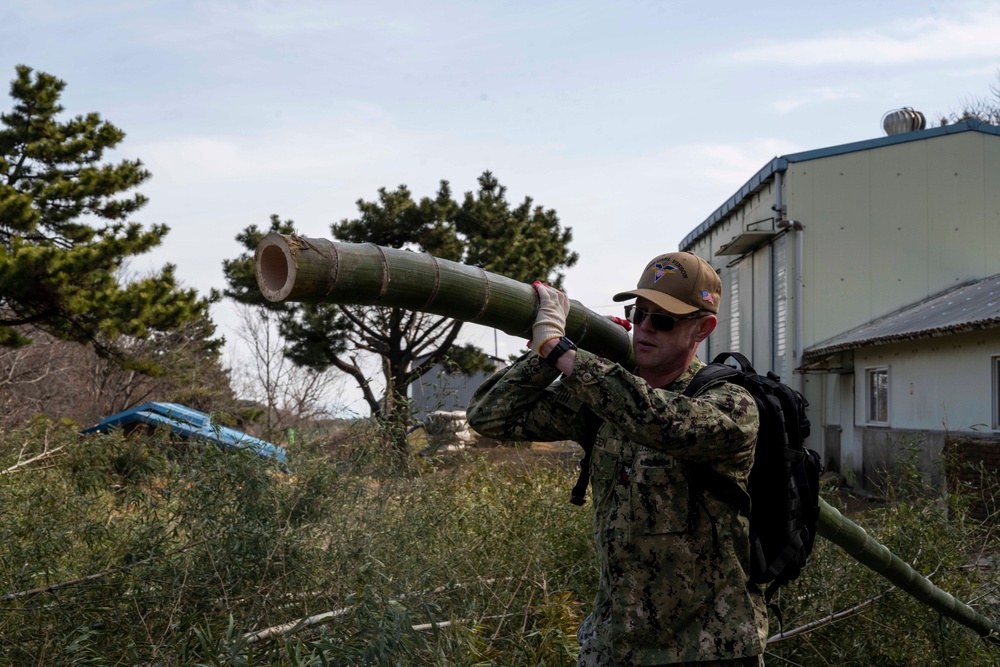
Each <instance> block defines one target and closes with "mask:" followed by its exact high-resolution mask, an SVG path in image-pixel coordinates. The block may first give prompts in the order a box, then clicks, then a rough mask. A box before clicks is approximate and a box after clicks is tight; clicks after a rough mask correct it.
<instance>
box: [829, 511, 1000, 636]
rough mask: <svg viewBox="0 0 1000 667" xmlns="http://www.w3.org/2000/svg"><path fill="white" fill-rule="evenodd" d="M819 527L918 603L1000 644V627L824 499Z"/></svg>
mask: <svg viewBox="0 0 1000 667" xmlns="http://www.w3.org/2000/svg"><path fill="white" fill-rule="evenodd" d="M819 505H820V512H819V525H818V526H817V533H818V534H819V535H820V536H822V537H825V538H826V539H828V540H830V541H831V542H833V543H834V544H836V545H837V546H838V547H840V548H841V549H843V550H844V551H846V552H847V554H848V555H849V556H851V558H853V559H854V560H856V561H858V562H859V563H861V564H862V565H864V566H865V567H867V568H868V569H870V570H871V571H873V572H875V573H876V574H879V575H881V576H883V577H885V578H886V579H888V580H889V581H891V582H892V583H893V584H895V585H896V586H897V587H899V588H900V589H902V590H904V591H906V592H907V593H909V594H910V595H911V596H913V598H914V599H916V600H917V601H918V602H920V603H922V604H924V605H926V606H928V607H930V608H931V609H933V610H934V611H936V612H938V613H939V614H941V615H942V616H945V617H947V618H950V619H952V620H953V621H957V622H958V623H961V624H962V625H964V626H965V627H967V628H971V629H972V630H975V631H976V632H977V633H978V634H979V636H980V637H983V638H984V639H989V640H990V641H991V642H993V643H1000V626H998V625H997V624H996V623H994V622H993V621H991V620H990V619H988V618H986V617H985V616H983V615H982V614H979V613H978V612H976V611H975V610H974V609H973V608H972V607H970V606H969V605H967V604H965V603H964V602H961V601H960V600H957V599H956V598H955V597H954V596H952V595H951V594H950V593H947V592H945V591H943V590H941V589H940V588H938V587H937V586H935V585H934V584H933V583H931V580H930V579H928V578H927V577H925V576H923V575H922V574H920V573H919V572H917V571H916V570H914V569H913V568H912V567H910V566H909V565H908V564H907V563H905V562H904V561H902V560H900V558H899V557H897V556H895V555H894V554H893V553H892V552H891V551H889V549H888V548H886V547H885V546H884V545H882V544H880V543H879V542H878V541H877V540H875V539H874V538H873V537H871V536H870V535H869V534H868V533H867V532H866V531H865V529H864V528H862V527H861V526H859V525H858V524H856V523H854V522H853V521H851V520H850V519H848V518H847V517H845V516H844V515H842V514H841V513H840V512H839V511H837V509H836V508H834V507H831V506H830V505H829V504H828V503H827V502H826V501H825V500H823V499H822V498H820V499H819Z"/></svg>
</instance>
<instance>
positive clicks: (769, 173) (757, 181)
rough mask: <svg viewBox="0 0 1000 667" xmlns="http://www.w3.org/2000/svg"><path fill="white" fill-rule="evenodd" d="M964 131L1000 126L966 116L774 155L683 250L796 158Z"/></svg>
mask: <svg viewBox="0 0 1000 667" xmlns="http://www.w3.org/2000/svg"><path fill="white" fill-rule="evenodd" d="M962 132H981V133H983V134H993V135H997V136H1000V127H997V126H995V125H987V124H986V123H983V122H982V121H978V120H972V119H970V120H964V121H962V122H960V123H955V124H954V125H945V126H942V127H933V128H931V129H929V130H919V131H916V132H905V133H903V134H894V135H891V136H888V137H879V138H877V139H866V140H865V141H855V142H853V143H849V144H841V145H839V146H830V147H829V148H817V149H814V150H810V151H802V152H801V153H791V154H789V155H783V156H780V157H776V158H773V159H772V160H771V161H770V162H768V163H767V164H765V165H764V166H763V167H761V169H760V171H758V172H757V173H756V174H754V175H753V176H752V177H751V178H750V180H748V181H747V182H746V183H744V184H743V186H742V187H741V188H740V189H739V190H737V191H736V194H734V195H733V196H732V197H730V198H729V199H727V200H726V201H725V202H724V203H723V204H722V206H720V207H719V208H717V209H715V211H714V212H713V213H712V214H711V215H710V216H708V217H707V218H705V220H704V221H703V222H702V223H701V224H700V225H698V226H697V227H695V229H694V230H693V231H692V232H691V233H690V234H688V235H687V236H685V237H684V240H683V241H681V243H680V249H681V250H688V249H690V248H691V246H693V245H694V244H695V242H697V241H698V239H700V238H701V237H702V236H704V235H705V234H707V233H708V232H709V231H711V230H712V228H713V227H715V225H716V224H718V223H719V222H720V221H721V220H722V219H723V218H725V217H726V216H727V215H729V213H731V212H732V211H733V209H735V208H737V207H738V206H739V205H740V204H742V203H743V200H745V199H746V198H747V197H749V196H750V195H751V194H753V193H754V192H756V191H757V190H759V189H760V188H761V186H763V185H764V183H766V182H767V181H768V180H769V179H770V178H771V177H773V176H774V174H775V173H776V172H779V171H780V172H783V171H785V170H786V169H788V165H789V164H792V163H795V162H807V161H809V160H818V159H820V158H825V157H831V156H834V155H843V154H845V153H855V152H858V151H867V150H871V149H873V148H882V147H884V146H894V145H896V144H905V143H908V142H911V141H922V140H924V139H932V138H934V137H942V136H946V135H950V134H960V133H962Z"/></svg>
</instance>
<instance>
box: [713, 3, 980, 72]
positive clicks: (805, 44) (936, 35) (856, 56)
mask: <svg viewBox="0 0 1000 667" xmlns="http://www.w3.org/2000/svg"><path fill="white" fill-rule="evenodd" d="M998 34H1000V4H992V5H989V6H987V7H985V8H982V9H979V10H966V11H964V12H962V11H956V10H954V9H949V11H948V12H947V13H944V12H942V13H940V14H938V15H936V16H932V17H923V18H918V19H904V20H898V21H894V22H892V23H890V24H889V25H887V26H872V27H867V28H862V29H859V30H855V31H837V32H832V33H828V34H825V35H819V36H816V37H808V38H803V39H787V40H782V41H781V42H780V43H774V42H773V41H771V42H769V43H767V44H762V45H760V46H755V47H751V48H748V49H744V50H742V51H737V52H735V53H733V54H732V55H731V57H732V58H733V59H735V60H736V61H738V62H742V63H748V64H762V63H780V64H782V65H786V66H796V65H797V66H800V67H813V66H821V65H907V64H918V63H926V62H936V63H945V62H956V61H962V62H968V61H979V60H982V59H993V60H996V58H997V57H998V55H1000V41H998V40H997V35H998Z"/></svg>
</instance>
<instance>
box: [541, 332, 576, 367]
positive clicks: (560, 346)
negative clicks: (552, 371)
mask: <svg viewBox="0 0 1000 667" xmlns="http://www.w3.org/2000/svg"><path fill="white" fill-rule="evenodd" d="M575 349H576V345H575V344H574V343H573V341H571V340H570V339H569V338H566V336H561V337H560V338H559V342H558V343H556V346H555V347H554V348H552V349H551V350H549V353H548V354H547V355H546V356H545V357H543V358H542V359H543V361H545V363H547V364H548V365H549V366H552V367H553V368H555V365H556V361H558V359H559V357H561V356H563V355H564V354H566V353H567V352H569V351H570V350H575Z"/></svg>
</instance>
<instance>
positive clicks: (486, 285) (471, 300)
mask: <svg viewBox="0 0 1000 667" xmlns="http://www.w3.org/2000/svg"><path fill="white" fill-rule="evenodd" d="M254 270H255V271H256V274H257V284H258V286H259V287H260V291H261V293H262V294H263V295H264V297H265V298H267V299H268V300H269V301H296V302H308V303H317V302H322V303H333V304H341V305H347V304H351V305H369V306H394V307H397V308H405V309H407V310H415V311H420V312H423V313H431V314H433V315H442V316H445V317H451V318H454V319H457V320H462V321H464V322H474V323H476V324H482V325H484V326H487V327H491V328H494V329H500V330H501V331H503V332H504V333H507V334H510V335H511V336H519V337H521V338H524V339H525V340H527V339H530V338H531V325H532V323H533V322H534V321H535V311H536V310H537V308H538V300H537V297H536V295H535V290H534V288H532V286H531V285H527V284H525V283H522V282H518V281H516V280H512V279H510V278H507V277H505V276H501V275H498V274H495V273H490V272H489V271H485V270H483V269H480V268H478V267H475V266H468V265H466V264H460V263H458V262H452V261H449V260H446V259H440V258H437V257H434V256H433V255H428V254H426V253H420V252H410V251H408V250H399V249H396V248H386V247H383V246H377V245H375V244H373V243H336V242H333V241H328V240H326V239H311V238H303V237H301V236H283V235H281V234H268V235H267V236H265V237H264V238H263V239H262V240H261V242H260V243H259V244H258V245H257V253H256V255H255V257H254ZM566 335H567V336H569V337H570V338H571V339H573V342H575V343H576V344H577V345H579V346H580V347H582V348H583V349H585V350H590V351H591V352H593V353H595V354H599V355H601V356H602V357H605V358H608V359H614V360H615V361H618V362H619V363H621V364H622V365H626V366H630V367H631V366H634V365H635V361H634V357H633V355H632V339H631V337H630V336H629V335H628V333H627V332H626V331H625V330H624V329H623V328H622V327H621V326H619V325H617V324H615V323H614V322H612V321H611V320H609V319H608V318H606V317H604V316H602V315H599V314H598V313H595V312H594V311H592V310H590V309H589V308H586V307H585V306H583V305H582V304H581V303H580V302H579V301H576V300H573V299H571V300H570V311H569V317H568V319H567V321H566Z"/></svg>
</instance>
